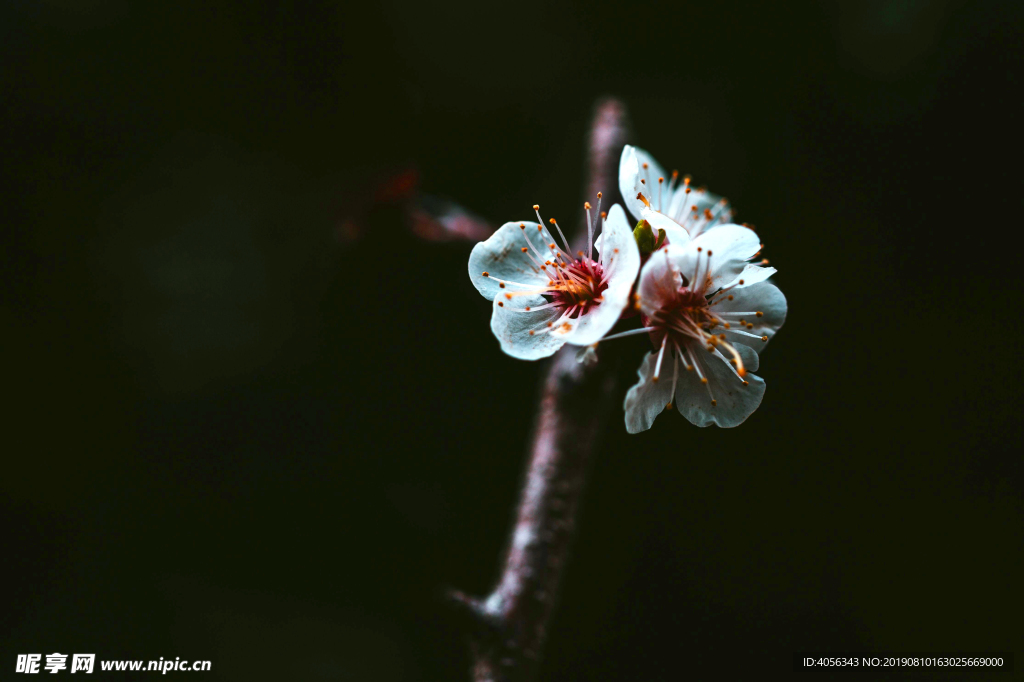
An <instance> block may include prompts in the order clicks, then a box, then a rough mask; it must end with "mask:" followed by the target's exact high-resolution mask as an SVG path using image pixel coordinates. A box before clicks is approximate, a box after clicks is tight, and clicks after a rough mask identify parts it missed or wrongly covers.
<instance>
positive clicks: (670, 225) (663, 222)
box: [643, 208, 690, 246]
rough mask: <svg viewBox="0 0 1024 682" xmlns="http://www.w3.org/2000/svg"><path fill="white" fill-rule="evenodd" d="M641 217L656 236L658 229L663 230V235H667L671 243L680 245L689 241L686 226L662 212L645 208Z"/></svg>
mask: <svg viewBox="0 0 1024 682" xmlns="http://www.w3.org/2000/svg"><path fill="white" fill-rule="evenodd" d="M643 217H644V220H646V221H647V222H649V223H650V224H651V229H652V230H654V234H655V236H657V234H658V230H665V236H666V237H668V241H669V243H671V244H675V245H676V246H682V245H683V244H686V243H687V242H689V241H690V233H689V232H687V231H686V228H684V227H683V226H682V225H680V224H679V223H677V222H676V221H674V220H672V219H671V218H669V217H668V216H667V215H665V214H664V213H658V212H657V211H651V210H649V209H646V208H645V209H644V211H643Z"/></svg>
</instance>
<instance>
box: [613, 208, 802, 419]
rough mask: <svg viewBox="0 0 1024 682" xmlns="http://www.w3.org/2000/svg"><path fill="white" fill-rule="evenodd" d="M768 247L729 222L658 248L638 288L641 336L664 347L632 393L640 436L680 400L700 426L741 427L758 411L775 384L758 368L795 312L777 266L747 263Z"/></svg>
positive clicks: (629, 415) (629, 400) (631, 412)
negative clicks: (778, 283) (768, 386)
mask: <svg viewBox="0 0 1024 682" xmlns="http://www.w3.org/2000/svg"><path fill="white" fill-rule="evenodd" d="M759 249H760V243H759V241H758V237H757V235H756V234H754V232H753V231H752V230H750V229H748V228H746V227H742V226H740V225H723V226H720V227H716V228H715V229H714V230H711V231H706V232H704V233H703V234H701V235H699V236H698V237H697V238H696V239H693V240H689V241H686V242H684V243H681V244H680V243H678V242H670V243H669V244H668V246H666V247H665V248H663V249H661V250H660V251H657V252H655V253H654V254H652V255H651V258H650V260H648V261H647V263H646V264H645V265H644V267H643V270H642V271H641V273H640V283H639V284H638V287H637V294H636V296H637V306H638V307H639V309H640V312H641V320H642V321H643V323H644V328H643V329H642V330H636V331H635V332H632V333H639V332H647V333H648V334H649V335H650V339H651V342H652V343H653V344H654V347H655V348H656V350H655V352H651V353H648V354H647V357H646V358H644V362H643V364H642V365H641V366H640V370H639V372H638V374H639V378H640V381H639V382H638V383H637V384H636V385H635V386H633V387H632V388H630V389H629V392H628V393H627V394H626V401H625V409H626V429H627V430H628V431H629V432H630V433H638V432H640V431H644V430H646V429H649V428H650V427H651V424H653V423H654V419H655V417H657V416H658V415H659V414H660V413H661V411H662V410H664V409H666V408H670V407H671V406H672V404H673V403H674V404H675V405H676V408H677V409H678V410H679V412H680V413H681V414H682V415H683V416H684V417H686V418H687V419H688V420H689V421H690V422H691V423H693V424H695V425H697V426H709V425H711V424H717V425H718V426H722V427H730V426H736V425H738V424H741V423H742V422H743V421H744V420H745V419H746V418H747V417H748V416H750V414H751V413H752V412H753V411H754V410H755V409H757V406H758V405H759V404H760V403H761V397H762V396H763V395H764V389H765V385H764V381H763V380H762V379H761V378H760V377H757V376H754V375H753V374H751V372H752V371H754V370H756V369H757V367H758V364H759V358H758V353H759V352H760V348H761V347H762V346H763V345H764V344H765V343H766V342H767V341H768V339H769V338H771V336H772V335H774V334H775V332H776V330H778V328H779V327H781V326H782V323H783V321H784V320H785V318H786V298H785V296H783V295H782V292H781V291H779V290H778V288H777V287H775V285H773V284H770V283H768V282H766V281H765V280H766V279H768V277H770V276H771V275H772V274H774V273H775V268H763V267H759V266H757V265H752V264H750V263H747V262H746V261H747V260H748V259H750V258H751V257H753V256H754V255H755V254H756V253H757V251H758V250H759ZM626 333H627V334H628V333H630V332H626ZM616 336H618V335H616ZM609 338H612V337H609Z"/></svg>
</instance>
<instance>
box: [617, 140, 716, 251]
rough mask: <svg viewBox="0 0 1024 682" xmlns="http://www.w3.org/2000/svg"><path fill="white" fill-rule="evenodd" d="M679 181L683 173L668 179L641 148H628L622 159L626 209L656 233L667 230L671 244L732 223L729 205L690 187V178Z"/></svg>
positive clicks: (621, 189)
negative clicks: (685, 236) (646, 223)
mask: <svg viewBox="0 0 1024 682" xmlns="http://www.w3.org/2000/svg"><path fill="white" fill-rule="evenodd" d="M678 181H679V171H672V175H671V176H670V177H666V176H665V171H663V170H662V168H661V166H660V165H658V162H657V161H655V160H654V157H653V156H651V155H650V154H648V153H647V152H646V151H644V150H643V149H640V148H639V147H633V146H630V145H626V146H625V147H624V148H623V150H622V156H621V157H620V159H619V190H620V191H621V192H622V197H623V200H624V201H625V203H626V208H628V209H629V212H630V213H631V214H632V215H633V217H634V218H635V219H636V220H637V221H640V220H646V221H647V222H649V223H650V224H651V227H652V228H653V229H654V233H655V234H657V233H658V229H659V228H661V229H663V230H665V234H666V235H668V239H669V241H670V242H685V241H687V239H684V238H683V233H685V234H686V235H687V236H688V237H689V238H690V239H695V238H697V237H698V236H700V235H701V234H703V233H704V232H707V231H708V230H710V229H711V228H713V227H717V226H719V225H724V224H727V223H730V222H732V209H731V208H730V207H729V202H727V201H726V200H725V199H722V198H721V197H718V196H716V195H714V194H711V193H710V192H708V191H707V190H705V189H703V188H701V189H693V188H691V187H690V178H689V176H687V177H684V178H683V182H682V184H681V185H680V184H677V183H678Z"/></svg>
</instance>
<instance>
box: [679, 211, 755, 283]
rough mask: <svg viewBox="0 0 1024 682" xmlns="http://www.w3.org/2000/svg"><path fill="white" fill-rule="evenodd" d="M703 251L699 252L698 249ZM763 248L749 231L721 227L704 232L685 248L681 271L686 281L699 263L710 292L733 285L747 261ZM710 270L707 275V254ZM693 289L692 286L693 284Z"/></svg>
mask: <svg viewBox="0 0 1024 682" xmlns="http://www.w3.org/2000/svg"><path fill="white" fill-rule="evenodd" d="M698 247H699V248H700V249H701V251H699V252H698V251H697V248H698ZM760 249H761V241H760V240H759V239H758V237H757V234H755V233H754V231H753V230H751V229H750V228H746V227H743V226H742V225H721V226H718V227H716V228H715V229H713V230H709V231H707V232H704V233H702V234H701V235H699V236H698V237H697V238H696V239H694V240H693V241H692V242H690V243H689V244H687V245H686V249H685V250H684V253H683V255H682V258H681V259H680V261H679V269H680V270H681V271H682V273H683V276H685V277H686V278H687V279H689V278H692V277H693V276H694V274H695V273H696V272H697V267H696V266H697V261H698V256H699V260H700V273H701V274H700V278H701V279H702V280H703V281H702V282H700V283H698V285H700V284H703V285H704V286H705V287H706V289H705V290H706V291H708V292H711V291H714V290H716V289H718V288H720V287H722V286H723V285H724V284H726V283H727V282H732V281H733V280H735V279H736V277H737V276H738V275H739V274H740V272H742V271H743V268H745V267H746V266H747V261H748V260H749V259H750V258H752V257H753V255H754V254H755V253H757V252H758V251H759V250H760ZM709 253H710V254H711V258H710V262H711V270H710V272H708V254H709ZM690 286H693V283H691V284H690Z"/></svg>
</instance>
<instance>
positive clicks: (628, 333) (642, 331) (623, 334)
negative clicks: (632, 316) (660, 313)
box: [598, 327, 657, 343]
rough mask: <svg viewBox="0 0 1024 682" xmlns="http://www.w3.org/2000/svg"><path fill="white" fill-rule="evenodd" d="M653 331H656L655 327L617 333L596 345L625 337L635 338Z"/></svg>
mask: <svg viewBox="0 0 1024 682" xmlns="http://www.w3.org/2000/svg"><path fill="white" fill-rule="evenodd" d="M655 329H657V327H643V328H641V329H630V330H629V331H626V332H619V333H618V334H611V335H610V336H606V337H604V338H603V339H601V340H600V341H598V343H604V342H605V341H611V340H612V339H622V338H625V337H627V336H636V335H637V334H649V333H651V332H653V331H654V330H655Z"/></svg>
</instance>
